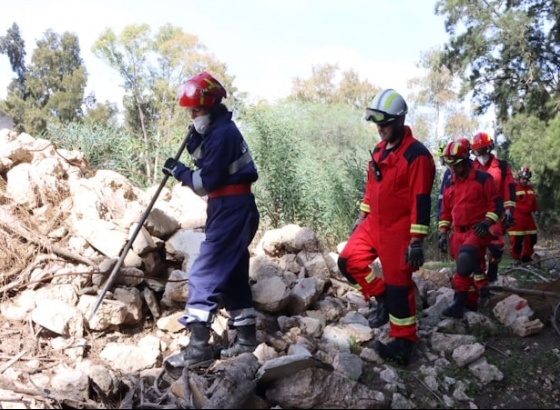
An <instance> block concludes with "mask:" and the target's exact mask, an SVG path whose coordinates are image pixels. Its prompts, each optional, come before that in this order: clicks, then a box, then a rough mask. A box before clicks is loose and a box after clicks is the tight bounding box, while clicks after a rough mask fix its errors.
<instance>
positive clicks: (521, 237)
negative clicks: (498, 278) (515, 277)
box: [508, 167, 539, 265]
mask: <svg viewBox="0 0 560 410" xmlns="http://www.w3.org/2000/svg"><path fill="white" fill-rule="evenodd" d="M531 176H532V173H531V170H530V169H529V167H523V168H522V169H521V170H519V172H518V173H517V183H516V185H515V198H516V206H515V214H514V216H515V218H514V223H513V225H512V227H511V228H509V229H508V234H509V242H510V247H509V252H510V255H511V258H512V259H513V264H514V265H520V264H521V263H527V262H531V260H532V257H533V252H534V248H535V244H536V243H537V224H536V223H535V214H536V213H538V212H539V207H538V204H537V194H536V192H535V188H533V186H532V185H531V184H530V183H529V181H530V179H531Z"/></svg>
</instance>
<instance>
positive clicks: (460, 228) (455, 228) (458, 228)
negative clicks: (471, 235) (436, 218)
mask: <svg viewBox="0 0 560 410" xmlns="http://www.w3.org/2000/svg"><path fill="white" fill-rule="evenodd" d="M453 229H454V230H456V231H458V232H462V233H465V232H467V231H470V230H471V227H470V226H455V227H453Z"/></svg>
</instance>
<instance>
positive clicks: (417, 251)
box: [404, 241, 424, 268]
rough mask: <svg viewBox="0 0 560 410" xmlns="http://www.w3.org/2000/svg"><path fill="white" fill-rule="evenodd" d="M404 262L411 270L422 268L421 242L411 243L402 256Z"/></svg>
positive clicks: (422, 251) (422, 252) (422, 253)
mask: <svg viewBox="0 0 560 410" xmlns="http://www.w3.org/2000/svg"><path fill="white" fill-rule="evenodd" d="M404 260H405V262H406V263H408V264H409V265H410V266H412V267H413V268H419V267H420V266H422V265H423V264H424V250H423V249H422V242H420V241H413V242H411V243H410V245H408V249H407V250H406V253H405V255H404Z"/></svg>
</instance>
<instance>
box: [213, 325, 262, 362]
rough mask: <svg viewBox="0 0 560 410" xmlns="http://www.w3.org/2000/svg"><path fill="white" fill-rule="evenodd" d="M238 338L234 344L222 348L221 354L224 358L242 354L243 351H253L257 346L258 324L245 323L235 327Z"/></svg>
mask: <svg viewBox="0 0 560 410" xmlns="http://www.w3.org/2000/svg"><path fill="white" fill-rule="evenodd" d="M235 329H236V331H237V338H236V341H235V343H234V344H233V346H231V347H230V348H228V349H222V351H221V352H220V356H221V358H222V359H229V358H231V357H234V356H237V355H240V354H241V353H251V352H253V351H254V350H255V349H256V348H257V326H256V325H254V324H252V325H245V326H238V327H236V328H235Z"/></svg>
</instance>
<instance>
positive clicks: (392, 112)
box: [366, 88, 408, 125]
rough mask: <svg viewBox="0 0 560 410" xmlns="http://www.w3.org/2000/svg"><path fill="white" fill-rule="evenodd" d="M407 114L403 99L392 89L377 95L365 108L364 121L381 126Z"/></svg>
mask: <svg viewBox="0 0 560 410" xmlns="http://www.w3.org/2000/svg"><path fill="white" fill-rule="evenodd" d="M407 112H408V107H407V105H406V102H405V101H404V98H402V96H401V95H400V94H399V93H398V92H396V91H395V90H393V89H392V88H388V89H386V90H383V91H381V92H380V93H379V94H377V95H376V96H375V97H374V98H373V101H372V102H371V105H370V106H369V107H368V108H366V121H373V122H374V123H376V124H380V125H383V124H387V123H389V122H391V121H393V120H395V119H396V118H398V117H403V116H405V115H406V113H407Z"/></svg>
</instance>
